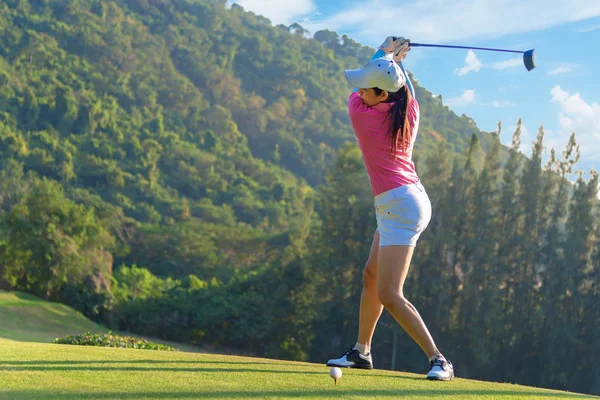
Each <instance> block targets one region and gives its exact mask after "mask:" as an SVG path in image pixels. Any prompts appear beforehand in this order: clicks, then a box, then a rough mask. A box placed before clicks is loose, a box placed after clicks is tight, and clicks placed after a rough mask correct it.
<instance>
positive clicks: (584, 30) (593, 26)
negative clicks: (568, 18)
mask: <svg viewBox="0 0 600 400" xmlns="http://www.w3.org/2000/svg"><path fill="white" fill-rule="evenodd" d="M597 29H600V25H592V26H587V27H585V28H580V29H578V30H577V32H579V33H589V32H593V31H595V30H597Z"/></svg>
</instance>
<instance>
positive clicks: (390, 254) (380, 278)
mask: <svg viewBox="0 0 600 400" xmlns="http://www.w3.org/2000/svg"><path fill="white" fill-rule="evenodd" d="M413 252H414V247H412V246H381V247H379V254H378V263H377V265H378V268H377V293H378V300H379V302H380V303H381V304H383V306H384V307H385V308H386V309H387V310H388V311H389V312H390V314H392V316H393V317H394V319H395V320H396V321H398V323H399V324H400V326H402V328H403V329H404V330H405V331H406V333H408V334H409V335H410V337H411V338H412V339H413V340H414V341H415V342H416V343H417V344H418V345H419V347H421V349H423V351H424V352H425V354H426V355H427V357H429V358H431V357H432V356H435V355H438V354H441V353H440V351H439V350H438V349H437V347H436V346H435V343H434V341H433V338H432V337H431V334H430V333H429V330H428V329H427V327H426V326H425V323H424V322H423V319H421V316H420V315H419V312H418V311H417V309H416V308H415V307H414V306H413V305H412V304H411V303H410V302H409V301H408V300H407V299H406V298H405V297H404V292H403V287H404V281H405V280H406V275H407V274H408V269H409V267H410V262H411V259H412V255H413ZM361 311H362V308H361ZM361 322H362V321H361Z"/></svg>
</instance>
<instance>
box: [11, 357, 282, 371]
mask: <svg viewBox="0 0 600 400" xmlns="http://www.w3.org/2000/svg"><path fill="white" fill-rule="evenodd" d="M87 364H233V365H277V364H273V363H269V362H258V361H212V360H202V359H198V360H189V361H188V360H172V361H169V360H118V361H111V360H89V361H85V360H72V361H71V360H63V361H1V360H0V369H2V368H4V366H5V365H33V366H37V365H40V366H41V365H87Z"/></svg>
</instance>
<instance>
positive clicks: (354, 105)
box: [348, 92, 369, 114]
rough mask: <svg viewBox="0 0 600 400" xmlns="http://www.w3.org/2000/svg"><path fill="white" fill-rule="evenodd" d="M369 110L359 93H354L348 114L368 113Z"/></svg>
mask: <svg viewBox="0 0 600 400" xmlns="http://www.w3.org/2000/svg"><path fill="white" fill-rule="evenodd" d="M368 110H369V107H368V106H366V105H365V103H363V102H362V100H361V99H360V95H359V94H358V92H352V94H351V95H350V99H348V112H349V113H350V114H352V113H356V112H367V111H368Z"/></svg>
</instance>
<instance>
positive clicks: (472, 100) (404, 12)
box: [235, 0, 600, 170]
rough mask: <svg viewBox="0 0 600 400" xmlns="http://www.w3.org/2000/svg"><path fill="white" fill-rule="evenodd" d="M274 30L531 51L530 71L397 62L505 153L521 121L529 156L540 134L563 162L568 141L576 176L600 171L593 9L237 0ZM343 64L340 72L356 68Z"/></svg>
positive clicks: (487, 56)
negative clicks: (498, 141) (495, 138)
mask: <svg viewBox="0 0 600 400" xmlns="http://www.w3.org/2000/svg"><path fill="white" fill-rule="evenodd" d="M235 2H236V3H238V4H240V5H242V6H243V7H244V8H245V9H246V10H249V11H253V12H255V13H257V14H261V15H264V16H265V17H267V18H269V19H270V20H271V21H272V22H273V24H280V23H284V24H288V25H289V24H291V23H293V22H298V23H300V24H301V25H302V26H303V27H304V28H305V29H308V30H309V31H310V32H312V33H314V32H316V31H318V30H320V29H329V30H333V31H336V32H338V33H339V34H347V35H348V36H350V37H351V38H353V39H354V40H356V41H358V42H360V43H362V44H364V45H369V46H372V47H377V46H379V44H381V42H382V41H383V40H384V39H385V37H386V36H389V35H396V36H404V37H406V38H410V39H411V40H412V41H413V42H415V43H417V42H421V43H436V44H455V45H467V46H477V47H496V48H505V49H515V50H528V49H533V48H535V61H536V68H535V69H534V70H533V71H531V72H528V71H527V70H526V69H525V67H524V66H523V63H522V57H521V56H520V55H519V54H511V53H497V52H488V51H468V50H455V49H438V48H435V49H430V48H416V47H415V48H413V49H412V50H411V52H410V53H409V55H408V57H407V58H406V60H405V63H404V64H405V66H406V67H407V69H409V70H410V71H411V72H412V73H413V74H414V76H415V77H416V79H417V80H418V81H419V83H420V84H421V85H422V86H424V87H425V88H426V89H428V90H429V91H431V92H432V93H433V94H434V95H439V94H441V95H442V98H443V100H444V103H445V104H446V105H448V106H449V107H450V108H451V109H452V110H454V111H455V112H456V113H457V114H459V115H460V114H463V113H464V114H466V115H468V116H470V117H471V118H473V120H474V121H475V122H476V123H477V126H478V127H479V128H480V129H482V130H486V131H495V130H496V129H497V124H498V122H499V121H502V125H503V133H502V135H501V138H502V141H503V143H505V144H507V145H509V144H510V138H511V135H512V132H513V131H514V127H515V126H516V123H517V121H518V119H519V118H522V119H523V124H524V128H525V129H524V134H523V137H522V147H521V150H522V151H523V152H524V153H525V154H527V155H529V154H530V152H531V142H532V141H533V140H534V139H535V136H536V134H537V131H538V129H539V127H540V125H542V124H543V126H544V131H545V132H546V136H545V138H546V141H545V142H546V147H547V148H548V150H549V149H550V148H551V147H554V148H555V149H556V150H557V153H559V154H561V153H562V151H563V150H564V147H565V145H566V143H567V141H568V138H569V135H570V134H571V132H575V134H576V138H577V141H578V143H579V144H580V145H581V161H580V162H579V164H578V167H579V169H583V170H588V169H589V168H595V169H596V170H598V169H600V0H569V1H564V0H452V1H450V0H404V1H399V0H336V1H331V0H294V1H290V2H286V1H283V0H235ZM356 67H358V66H357V65H349V66H348V68H356Z"/></svg>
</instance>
